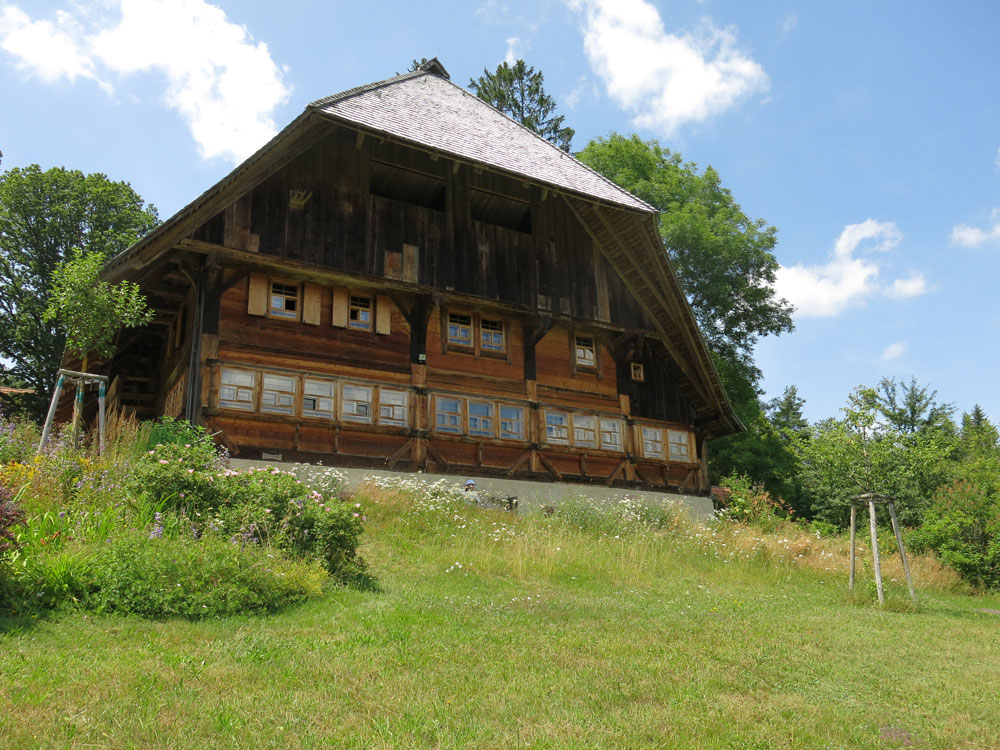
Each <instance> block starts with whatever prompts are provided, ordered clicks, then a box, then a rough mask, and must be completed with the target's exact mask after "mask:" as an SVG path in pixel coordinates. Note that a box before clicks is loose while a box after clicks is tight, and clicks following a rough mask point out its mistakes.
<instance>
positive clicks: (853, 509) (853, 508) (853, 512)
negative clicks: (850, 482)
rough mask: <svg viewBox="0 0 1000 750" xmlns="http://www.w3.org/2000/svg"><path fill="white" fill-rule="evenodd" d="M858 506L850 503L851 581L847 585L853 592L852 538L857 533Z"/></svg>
mask: <svg viewBox="0 0 1000 750" xmlns="http://www.w3.org/2000/svg"><path fill="white" fill-rule="evenodd" d="M857 515H858V506H857V505H855V503H854V501H851V580H850V582H849V583H848V584H847V589H848V591H854V559H855V554H854V537H855V535H856V533H857Z"/></svg>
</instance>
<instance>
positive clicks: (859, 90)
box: [0, 0, 1000, 421]
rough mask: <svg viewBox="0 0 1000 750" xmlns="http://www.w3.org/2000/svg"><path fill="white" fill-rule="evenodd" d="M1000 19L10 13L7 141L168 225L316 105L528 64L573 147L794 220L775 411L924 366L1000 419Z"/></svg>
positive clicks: (84, 0)
mask: <svg viewBox="0 0 1000 750" xmlns="http://www.w3.org/2000/svg"><path fill="white" fill-rule="evenodd" d="M997 28H1000V5H997V4H995V3H992V2H966V3H954V4H949V5H948V6H945V5H944V4H940V3H929V2H918V1H914V0H909V1H908V2H893V1H885V2H879V3H871V2H853V1H851V0H847V1H845V2H838V3H816V2H808V3H805V2H800V3H795V2H768V1H767V0H760V1H758V2H754V3H746V2H733V1H732V0H730V1H728V2H723V1H722V0H703V1H701V2H698V1H697V0H676V1H672V2H668V1H666V0H649V1H647V0H616V1H612V0H535V1H533V2H520V1H519V0H506V1H504V0H472V1H471V2H468V3H457V2H456V3H441V2H433V1H430V0H429V1H428V2H424V3H419V4H416V3H405V4H404V3H389V2H378V1H377V0H376V1H374V2H369V3H343V2H306V1H305V0H285V1H284V2H281V3H262V2H252V1H250V0H244V1H243V2H235V0H226V1H220V0H213V1H212V2H209V1H208V0H54V1H51V2H50V1H48V0H14V1H9V0H0V102H2V104H0V150H2V151H3V154H4V156H3V168H9V167H13V166H22V165H27V164H32V163H38V164H40V165H42V166H43V167H50V166H66V167H69V168H73V169H80V170H83V171H87V172H91V171H100V172H104V173H106V174H108V175H109V176H111V177H112V178H114V179H120V180H127V181H128V182H130V183H131V184H132V185H133V187H135V189H136V190H137V191H138V192H139V193H140V194H141V195H142V196H143V197H144V198H146V199H147V200H149V201H151V202H152V203H154V204H155V205H156V206H157V207H158V208H159V210H160V214H161V217H162V218H166V217H168V216H169V215H171V214H172V213H174V212H175V211H176V210H178V209H179V208H181V207H182V206H183V205H184V204H185V203H187V202H188V201H190V200H192V199H193V198H194V197H196V196H197V195H198V194H200V193H201V192H202V191H203V190H204V189H205V188H207V187H209V186H210V185H211V184H213V183H214V182H215V181H216V180H218V179H219V178H221V177H222V176H224V175H225V174H226V173H228V172H229V171H230V170H231V169H232V168H233V166H234V165H235V164H236V163H238V162H239V160H240V159H242V158H244V157H245V156H247V155H248V154H249V153H251V152H252V151H253V150H255V149H256V148H257V147H258V146H260V145H262V144H263V142H264V141H265V140H266V139H267V138H268V137H270V135H272V134H273V133H274V132H276V130H277V129H279V128H280V127H282V126H284V125H285V124H286V123H287V122H289V121H290V120H292V119H293V118H294V117H295V116H296V115H297V114H298V113H299V112H301V111H302V109H303V107H304V106H305V105H306V104H307V103H308V102H310V101H312V100H315V99H318V98H321V97H323V96H326V95H328V94H332V93H335V92H338V91H341V90H344V89H347V88H351V87H353V86H356V85H359V84H362V83H367V82H369V81H374V80H380V79H382V78H386V77H389V76H391V75H393V74H395V73H397V72H403V71H405V70H406V68H407V67H408V65H409V62H410V60H411V59H413V58H420V57H424V56H426V57H432V56H437V57H438V58H440V59H441V61H442V62H443V63H444V64H445V66H446V67H447V68H448V70H449V71H450V72H451V75H452V79H453V80H454V81H456V82H458V83H460V84H466V83H467V82H468V80H469V78H470V77H472V76H477V75H479V74H480V73H481V72H482V70H483V68H490V69H493V68H495V67H496V65H498V64H499V63H500V62H501V61H502V60H504V59H505V58H507V59H514V58H516V57H523V58H525V60H526V61H527V62H528V63H529V64H530V65H533V66H535V67H536V68H537V69H540V70H542V71H543V72H544V74H545V82H546V88H547V90H548V92H549V93H550V94H552V95H553V97H554V98H555V99H556V101H557V103H558V104H559V111H560V112H561V113H562V114H564V115H565V116H566V120H567V124H569V125H570V126H572V127H574V128H575V129H576V138H575V140H574V143H573V146H574V149H580V148H582V147H583V146H585V145H586V143H587V142H588V141H589V140H590V139H591V138H594V137H598V136H602V135H606V134H607V133H609V132H611V131H618V132H624V133H631V132H637V133H639V134H640V135H641V136H642V137H643V138H657V139H659V140H660V142H661V143H662V144H663V145H664V146H667V147H669V148H670V149H672V150H675V151H678V152H680V153H681V154H682V155H683V156H684V158H685V159H686V160H689V161H694V162H696V163H697V164H699V165H701V166H705V165H708V164H711V165H712V166H714V167H715V168H716V169H717V170H718V171H719V173H720V175H721V177H722V180H723V183H724V184H725V185H726V186H727V187H728V188H730V189H731V190H732V192H733V194H734V196H735V197H736V199H737V201H738V202H739V203H740V204H741V205H742V206H743V208H744V210H745V211H746V212H747V213H748V214H749V215H750V216H752V217H755V218H756V217H760V218H764V219H765V220H767V221H768V222H769V223H770V224H773V225H775V226H776V227H777V228H778V230H779V244H778V246H777V248H776V255H777V258H778V261H779V262H780V263H781V265H782V271H781V273H780V275H779V283H778V287H779V291H780V292H781V293H782V294H783V295H785V296H787V297H788V298H789V299H790V300H791V301H792V302H793V303H794V304H795V305H796V307H797V312H796V315H795V322H796V330H795V331H794V332H793V333H791V334H786V335H783V336H780V337H777V338H772V339H766V340H764V341H763V342H761V344H760V345H759V347H758V350H757V361H758V364H759V365H760V367H761V368H762V369H763V371H764V374H765V380H764V387H765V389H766V391H767V396H768V397H771V396H776V395H778V394H780V392H781V391H782V389H783V388H784V387H785V386H786V385H790V384H794V385H796V386H797V387H798V389H799V395H800V396H802V397H804V398H805V399H806V416H807V417H809V418H810V419H821V418H824V417H827V416H834V415H836V414H837V412H838V409H839V408H840V407H841V406H842V405H843V404H844V402H845V400H846V397H847V394H848V393H849V391H850V390H851V389H852V388H853V387H854V386H856V385H859V384H869V385H872V384H875V383H876V382H877V381H878V380H879V378H881V377H883V376H894V377H898V378H905V379H907V380H908V379H909V378H910V376H915V377H916V378H917V379H918V380H919V381H920V382H921V383H923V384H925V385H926V384H929V385H931V386H932V387H933V388H935V389H937V391H938V397H939V399H941V400H944V401H950V402H953V403H955V405H956V406H957V408H958V409H959V412H961V411H963V410H968V409H971V407H972V406H973V404H974V403H979V404H981V405H982V406H983V407H984V408H985V409H986V411H987V413H988V414H989V415H990V416H991V418H993V419H994V421H996V420H997V419H998V418H1000V392H998V390H997V388H996V386H995V383H996V375H995V372H996V371H997V370H998V369H1000V354H998V349H997V346H996V341H997V339H998V333H1000V308H998V305H997V303H996V297H997V293H996V279H997V277H998V276H1000V97H998V96H997V92H996V85H995V79H996V74H997V71H998V70H1000V45H998V44H997V43H996V29H997Z"/></svg>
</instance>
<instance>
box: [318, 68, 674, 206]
mask: <svg viewBox="0 0 1000 750" xmlns="http://www.w3.org/2000/svg"><path fill="white" fill-rule="evenodd" d="M431 62H432V63H433V62H435V61H431ZM442 72H443V68H441V67H440V66H434V65H425V66H422V68H421V69H418V70H416V71H414V72H412V73H405V74H403V75H399V76H395V77H394V78H389V79H387V80H384V81H378V82H376V83H370V84H368V85H366V86H359V87H358V88H354V89H350V90H349V91H344V92H343V93H340V94H334V95H333V96H329V97H326V98H325V99H320V100H319V101H315V102H313V103H312V104H310V105H309V109H311V110H314V111H317V112H320V113H322V114H324V115H326V116H328V117H330V118H333V119H334V120H338V121H340V122H347V123H351V124H353V125H356V126H360V127H362V128H364V129H366V130H371V131H374V132H376V133H380V134H385V135H389V136H392V137H394V138H400V139H403V140H407V141H411V142H413V143H419V144H421V145H423V146H428V147H430V148H432V149H434V150H435V151H440V152H442V153H446V154H450V155H452V156H454V157H455V158H457V159H460V160H462V161H467V162H475V163H479V164H483V165H485V166H488V167H492V168H494V169H500V170H503V171H505V172H510V173H513V174H517V175H521V176H523V177H527V178H530V179H531V181H532V182H535V183H543V184H548V185H551V186H552V187H554V188H560V189H562V190H567V191H570V192H573V193H577V194H580V195H584V196H588V197H590V198H597V199H599V200H602V201H608V202H609V203H614V204H616V205H619V206H624V207H626V208H632V209H636V210H638V211H643V212H648V213H656V209H655V208H653V207H652V206H650V205H649V204H647V203H645V202H643V201H641V200H640V199H639V198H636V197H635V196H634V195H632V194H631V193H629V192H626V191H625V190H622V189H621V188H620V187H618V186H617V185H615V184H614V183H613V182H611V181H610V180H608V179H607V178H605V177H603V176H602V175H599V174H598V173H597V172H595V171H594V170H592V169H590V167H588V166H586V165H585V164H583V163H582V162H580V161H578V160H577V159H574V158H573V157H572V156H570V155H569V154H567V153H566V152H565V151H562V150H560V149H559V148H558V147H556V146H554V145H553V144H551V143H549V142H548V141H547V140H545V139H544V138H542V137H541V136H539V135H538V134H537V133H535V132H534V131H532V130H529V129H528V128H526V127H524V126H523V125H521V124H519V123H517V122H515V121H514V120H512V119H510V118H509V117H507V116H506V115H505V114H503V113H502V112H500V111H499V110H497V109H496V108H494V107H492V106H490V105H489V104H487V103H486V102H484V101H483V100H482V99H480V98H479V97H477V96H474V95H472V94H470V93H469V92H468V91H466V90H465V89H463V88H461V87H460V86H456V85H455V84H454V83H452V82H451V81H450V80H448V79H447V78H446V77H445V76H444V75H441V73H442Z"/></svg>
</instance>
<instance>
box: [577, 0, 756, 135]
mask: <svg viewBox="0 0 1000 750" xmlns="http://www.w3.org/2000/svg"><path fill="white" fill-rule="evenodd" d="M567 2H568V4H569V6H570V7H571V8H572V9H573V10H575V11H577V12H579V13H580V14H582V16H583V34H584V51H585V52H586V54H587V58H588V60H589V61H590V66H591V68H592V69H593V71H594V72H595V73H596V74H597V75H599V76H600V77H601V78H602V79H603V80H604V84H605V87H606V88H607V91H608V94H609V95H610V96H611V98H612V99H614V100H615V101H616V102H618V104H620V105H621V106H622V107H624V108H625V109H628V110H630V111H632V112H634V113H635V119H634V124H635V125H636V126H637V127H644V128H650V129H652V130H655V131H657V132H659V133H662V134H663V135H665V136H669V135H671V134H673V132H674V131H675V130H676V129H677V128H678V127H680V126H681V125H684V124H687V123H691V122H703V121H705V120H707V119H708V118H709V117H711V116H713V115H717V114H719V113H721V112H724V111H726V110H728V109H730V108H731V107H733V106H735V105H736V104H737V102H739V101H740V100H741V99H743V98H745V97H746V96H748V95H749V94H752V93H755V92H760V91H766V90H767V89H768V88H769V86H770V79H769V78H768V77H767V74H766V73H765V72H764V69H763V68H762V67H761V66H760V65H759V64H758V63H756V62H754V61H753V60H752V59H750V58H749V57H747V56H746V55H744V54H743V53H742V52H741V51H740V50H738V49H737V48H736V36H735V33H734V32H733V31H732V30H731V29H729V28H726V29H718V28H716V27H715V26H714V25H713V24H712V22H711V21H710V20H708V19H705V20H703V21H702V24H701V26H700V27H699V29H698V30H697V32H696V33H690V32H684V33H680V34H668V33H667V31H666V30H665V29H664V26H663V20H662V19H661V18H660V14H659V12H658V11H657V10H656V8H655V7H654V6H653V5H651V4H650V3H648V2H646V0H567Z"/></svg>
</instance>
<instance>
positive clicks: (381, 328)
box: [375, 294, 392, 336]
mask: <svg viewBox="0 0 1000 750" xmlns="http://www.w3.org/2000/svg"><path fill="white" fill-rule="evenodd" d="M391 320H392V300H390V299H389V295H388V294H380V295H379V296H378V299H376V301H375V333H381V334H382V335H383V336H388V335H389V329H390V321H391Z"/></svg>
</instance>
